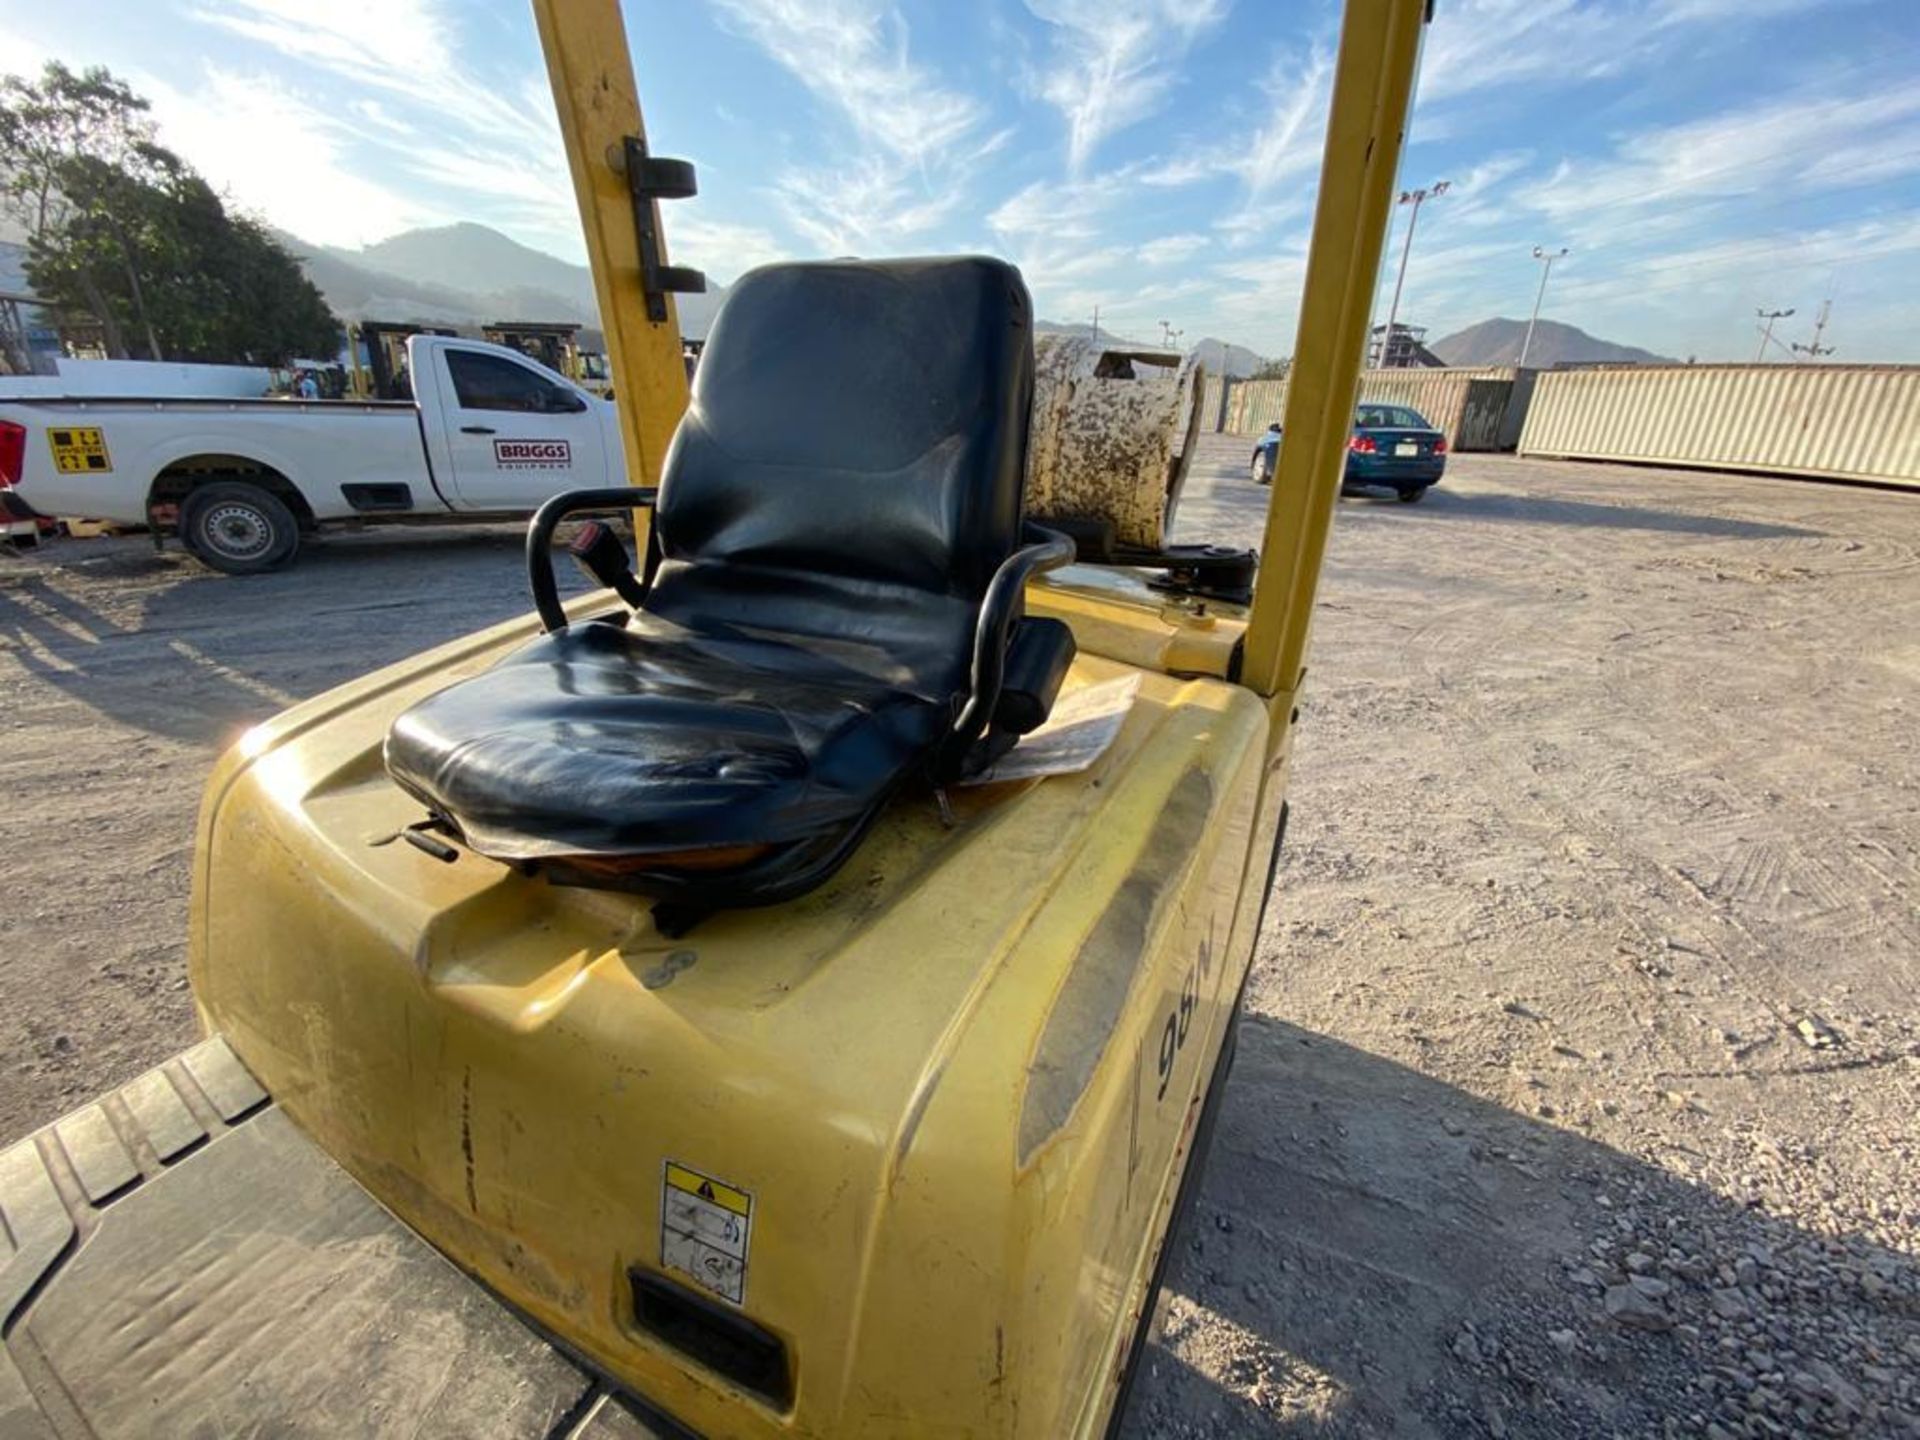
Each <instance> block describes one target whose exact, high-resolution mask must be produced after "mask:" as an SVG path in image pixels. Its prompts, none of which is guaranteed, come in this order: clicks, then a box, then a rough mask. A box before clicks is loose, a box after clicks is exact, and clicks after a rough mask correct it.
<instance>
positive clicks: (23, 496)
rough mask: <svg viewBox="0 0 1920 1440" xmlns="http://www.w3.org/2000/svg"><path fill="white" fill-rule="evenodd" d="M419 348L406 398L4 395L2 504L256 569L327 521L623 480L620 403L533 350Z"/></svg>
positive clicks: (397, 516) (219, 566) (438, 509)
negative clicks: (108, 523) (142, 532)
mask: <svg viewBox="0 0 1920 1440" xmlns="http://www.w3.org/2000/svg"><path fill="white" fill-rule="evenodd" d="M407 364H408V369H409V371H410V373H411V374H412V376H413V377H414V394H415V399H414V400H413V401H411V402H406V401H353V400H348V401H340V400H335V401H324V400H277V399H276V400H269V399H260V400H235V399H227V398H220V399H204V400H191V399H176V398H166V399H140V398H122V397H117V396H116V397H95V398H80V397H45V398H38V397H36V398H26V399H11V400H9V399H0V518H14V519H32V518H34V517H36V516H55V515H62V516H83V517H86V518H88V519H94V520H112V521H119V522H121V523H123V524H130V525H148V526H151V527H152V528H153V531H154V534H155V536H156V537H158V536H160V535H163V534H166V533H168V532H170V531H171V532H174V533H177V534H178V535H179V537H180V540H181V542H182V543H183V544H184V545H185V546H186V548H187V549H188V550H190V551H191V552H192V553H193V554H194V555H196V556H197V557H199V559H201V560H202V561H204V562H205V563H206V564H208V565H211V566H212V567H213V568H215V569H216V570H225V571H229V572H232V573H236V574H245V573H249V572H253V571H259V570H270V569H273V568H274V567H276V566H280V565H285V564H286V563H287V562H288V561H290V560H291V559H292V558H293V557H294V555H295V553H296V552H297V551H298V550H299V547H300V537H301V535H302V534H303V533H304V532H308V531H311V530H313V529H315V528H316V527H318V526H321V525H325V524H328V523H330V522H335V521H343V520H354V521H369V520H422V519H428V518H438V519H448V518H452V517H456V516H463V517H467V518H470V519H479V518H485V517H490V516H519V515H526V514H528V513H530V512H531V511H533V510H536V509H538V508H539V506H540V504H541V503H542V502H543V501H545V500H546V499H547V498H548V497H549V496H551V495H555V494H558V493H559V492H560V491H562V490H576V489H581V488H590V487H593V486H600V485H618V484H621V483H622V482H623V481H624V479H625V476H626V467H625V462H624V460H623V458H622V455H621V450H620V428H619V421H618V419H617V417H616V415H615V412H614V408H613V406H612V405H611V404H610V403H609V402H607V401H605V400H602V399H600V398H598V397H597V396H594V395H590V394H588V393H587V392H586V391H584V390H582V389H581V388H580V387H579V386H577V385H575V384H574V383H573V382H572V381H570V380H567V379H565V378H563V377H562V376H560V375H558V374H556V373H554V372H553V371H551V370H549V369H547V368H546V367H545V366H543V365H541V364H539V363H538V362H536V361H533V360H530V359H528V358H527V357H526V356H524V355H521V354H519V353H518V352H516V351H513V350H509V349H507V348H505V347H504V346H499V345H489V344H486V343H485V342H482V341H477V340H460V339H454V338H451V337H448V336H440V335H416V336H414V337H413V338H412V339H410V340H409V341H408V342H407Z"/></svg>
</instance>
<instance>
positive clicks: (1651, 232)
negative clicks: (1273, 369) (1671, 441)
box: [0, 0, 1920, 362]
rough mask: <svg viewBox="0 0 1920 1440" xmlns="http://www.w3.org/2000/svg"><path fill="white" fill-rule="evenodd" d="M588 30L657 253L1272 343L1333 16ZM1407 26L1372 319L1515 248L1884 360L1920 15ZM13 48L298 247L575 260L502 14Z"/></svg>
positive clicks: (1611, 322) (257, 4) (1800, 2)
mask: <svg viewBox="0 0 1920 1440" xmlns="http://www.w3.org/2000/svg"><path fill="white" fill-rule="evenodd" d="M624 8H625V14H626V24H627V30H628V36H629V41H630V46H631V49H632V52H633V61H634V66H635V70H636V73H637V75H638V78H639V82H640V93H641V99H642V103H643V105H644V107H645V110H646V123H647V129H648V134H649V140H650V144H651V146H652V148H653V149H654V151H655V152H656V153H658V154H667V155H677V156H684V157H686V158H689V159H691V160H693V161H694V162H695V163H696V165H697V166H698V169H699V184H700V195H699V197H698V198H697V199H695V200H692V201H687V202H675V203H673V204H671V205H670V206H668V208H667V210H666V222H665V223H666V227H667V235H668V244H669V248H670V250H671V251H672V255H673V258H674V259H675V260H677V261H679V262H681V263H685V264H692V265H696V266H699V267H701V268H704V269H706V270H707V271H708V272H709V273H710V274H712V275H713V276H715V277H716V278H718V279H720V280H723V281H724V280H730V279H732V278H733V277H734V276H736V275H737V274H738V273H739V272H740V271H741V270H743V269H745V268H748V267H750V266H752V265H755V264H759V263H762V262H765V261H768V260H774V259H780V258H792V257H810V256H823V255H851V254H860V255H884V254H926V253H937V252H951V251H985V252H990V253H994V254H999V255H1004V256H1006V257H1008V258H1010V259H1012V260H1014V261H1015V262H1016V263H1018V264H1019V265H1020V266H1021V267H1022V270H1023V271H1024V273H1025V275H1026V278H1027V282H1028V284H1029V286H1030V287H1031V288H1032V289H1033V291H1034V295H1035V300H1036V304H1037V308H1038V310H1039V313H1040V314H1041V315H1042V316H1043V317H1045V318H1048V319H1052V320H1060V321H1080V320H1087V319H1090V317H1091V316H1092V314H1093V311H1094V308H1095V307H1096V306H1098V307H1099V311H1100V321H1101V325H1102V328H1103V329H1109V330H1112V331H1115V332H1117V333H1120V334H1123V335H1127V336H1129V337H1131V338H1136V339H1146V340H1158V339H1160V338H1161V337H1162V336H1163V335H1165V334H1168V333H1170V331H1174V330H1177V331H1179V332H1181V334H1182V338H1181V339H1180V341H1179V343H1182V344H1191V343H1192V342H1193V341H1195V340H1197V339H1199V338H1200V337H1201V336H1203V335H1214V336H1218V337H1221V338H1224V339H1227V340H1231V341H1234V342H1237V343H1240V344H1244V345H1247V346H1249V347H1251V348H1253V349H1255V350H1256V351H1259V352H1260V353H1262V354H1266V355H1284V354H1287V353H1289V352H1290V351H1291V350H1292V348H1293V331H1294V326H1295V321H1296V317H1297V312H1298V300H1299V292H1300V286H1301V281H1302V274H1303V270H1304V264H1305V255H1306V246H1307V237H1308V228H1309V226H1310V223H1311V219H1312V210H1313V199H1314V189H1315V183H1316V179H1317V175H1318V170H1319V163H1320V152H1321V146H1322V143H1323V140H1324V122H1325V116H1326V109H1327V103H1328V92H1329V85H1330V80H1331V69H1332V60H1333V51H1334V48H1335V45H1336V43H1337V39H1338V26H1339V5H1338V4H1337V3H1336V0H967V3H955V0H892V3H889V0H625V5H624ZM1436 10H1437V14H1436V18H1435V21H1434V23H1433V25H1432V26H1431V27H1430V30H1429V33H1428V36H1427V39H1426V42H1425V50H1424V54H1423V57H1422V69H1421V79H1420V88H1419V92H1418V96H1417V99H1416V103H1415V110H1414V115H1413V120H1412V124H1411V127H1410V130H1409V135H1408V145H1407V149H1406V152H1405V156H1404V159H1403V163H1402V170H1401V177H1400V178H1401V183H1402V185H1403V187H1405V188H1409V189H1411V188H1414V187H1420V186H1431V185H1432V184H1433V183H1434V182H1437V181H1440V180H1446V181H1448V182H1450V183H1449V189H1448V191H1447V193H1446V194H1444V195H1441V196H1439V197H1437V198H1435V199H1433V200H1430V201H1429V202H1427V204H1426V205H1424V206H1423V207H1421V208H1420V211H1419V215H1420V219H1419V225H1418V231H1417V234H1416V236H1415V240H1414V244H1413V247H1412V251H1411V257H1410V260H1409V262H1408V266H1407V271H1406V283H1405V294H1404V297H1403V299H1402V301H1401V305H1400V317H1401V319H1402V320H1403V321H1407V322H1410V323H1413V324H1418V325H1424V326H1426V327H1428V328H1429V330H1430V332H1431V333H1432V335H1434V336H1438V335H1443V334H1446V333H1448V332H1449V331H1451V330H1454V329H1457V328H1460V327H1462V326H1465V325H1468V324H1471V323H1473V322H1475V321H1478V320H1482V319H1486V318H1488V317H1491V316H1495V315H1504V316H1509V317H1514V318H1518V319H1525V317H1526V315H1527V313H1528V310H1529V309H1530V307H1531V306H1532V304H1533V299H1534V293H1535V287H1536V286H1537V284H1538V282H1539V279H1540V275H1541V268H1540V265H1539V263H1538V262H1537V261H1536V260H1535V259H1534V258H1533V254H1532V252H1533V248H1534V247H1535V246H1544V247H1546V248H1548V249H1551V250H1559V249H1560V248H1562V247H1565V248H1566V249H1567V250H1568V252H1569V253H1568V255H1567V256H1566V258H1565V259H1563V260H1560V261H1558V262H1557V263H1556V264H1555V266H1554V268H1553V271H1552V275H1551V282H1550V288H1549V289H1548V292H1547V295H1546V302H1545V305H1544V308H1543V310H1542V314H1543V315H1544V316H1546V317H1548V318H1551V319H1556V320H1562V321H1565V322H1567V323H1570V324H1574V325H1578V326H1580V327H1581V328H1583V329H1585V330H1588V331H1590V332H1592V333H1594V334H1597V335H1600V336H1602V337H1604V338H1607V339H1611V340H1615V341H1619V342H1622V343H1626V344H1635V345H1642V346H1645V347H1646V348H1648V349H1651V350H1654V351H1657V352H1659V353H1662V354H1666V355H1672V356H1676V357H1680V358H1687V357H1697V358H1699V359H1701V360H1724V359H1735V360H1745V359H1751V358H1753V356H1754V353H1755V350H1756V347H1757V346H1758V345H1759V344H1760V334H1759V328H1758V323H1757V321H1756V318H1755V312H1756V311H1757V310H1759V309H1768V310H1781V309H1789V308H1791V309H1793V310H1794V311H1795V314H1794V316H1793V317H1791V318H1788V319H1785V320H1783V321H1781V322H1780V323H1779V325H1778V326H1777V327H1776V332H1775V333H1776V335H1777V337H1778V338H1779V339H1780V340H1781V341H1783V342H1785V343H1787V344H1791V343H1794V342H1799V343H1802V344H1805V343H1807V342H1809V341H1810V340H1811V338H1812V333H1813V320H1814V317H1815V316H1816V315H1817V313H1818V312H1819V310H1820V309H1821V306H1822V303H1823V301H1825V300H1827V299H1829V298H1830V299H1831V301H1832V319H1831V323H1830V325H1829V326H1828V328H1827V330H1826V332H1825V336H1824V343H1826V344H1830V345H1832V346H1833V347H1834V355H1833V357H1832V358H1833V359H1834V360H1836V361H1853V362H1865V361H1906V362H1914V361H1920V0H1438V4H1437V7H1436ZM47 57H57V58H60V59H63V60H65V61H67V62H68V63H69V64H72V65H76V66H78V65H83V64H104V65H107V66H108V67H110V68H111V69H113V70H114V71H115V72H116V73H118V74H120V75H121V76H123V77H124V78H126V79H127V80H129V81H130V82H131V83H132V84H133V85H134V86H135V87H136V88H137V89H138V90H140V91H141V92H142V93H143V94H145V95H147V96H148V97H149V98H150V99H151V100H152V102H153V106H154V114H155V117H156V119H157V121H158V123H159V127H160V132H161V138H162V139H163V140H164V141H165V142H166V143H168V144H170V145H171V146H172V147H173V148H174V149H176V150H178V151H179V152H180V153H182V154H183V155H185V156H186V157H187V159H188V160H190V161H191V162H192V163H193V164H194V165H195V166H196V167H197V168H199V169H200V170H201V172H202V173H204V174H205V175H206V176H207V177H208V178H209V179H210V180H211V181H213V183H214V184H215V185H216V186H218V187H220V188H221V189H223V190H224V191H225V192H226V193H227V195H228V197H229V199H230V200H231V201H232V202H234V203H236V204H237V205H239V206H241V207H243V208H245V209H247V210H249V211H252V212H254V213H256V214H258V215H261V216H262V217H264V218H265V219H267V220H268V221H270V222H271V223H273V224H275V225H278V226H280V227H282V228H283V229H285V230H288V231H291V232H292V233H294V234H295V235H298V236H300V237H302V238H304V239H306V240H309V241H313V242H317V243H324V244H337V245H347V246H355V245H362V244H366V243H369V242H371V241H375V240H379V239H381V238H384V237H385V236H387V235H390V234H393V233H395V232H397V231H400V230H404V229H408V228H412V227H415V226H422V225H438V224H446V223H450V222H453V221H457V220H475V221H480V222H482V223H484V224H488V225H492V226H494V227H496V228H497V229H499V230H502V231H504V232H506V233H507V234H509V235H511V236H512V237H514V238H515V239H517V240H520V241H522V242H523V243H525V244H528V245H532V246H535V247H537V248H540V249H543V250H547V251H550V252H552V253H554V254H557V255H560V256H563V257H565V258H568V259H572V260H580V259H583V258H584V252H583V247H582V244H581V240H580V234H579V223H578V215H577V211H576V210H575V208H574V202H573V197H572V192H571V189H570V186H569V182H568V179H567V173H566V169H565V166H564V163H563V161H562V159H561V154H560V143H559V135H558V131H557V128H556V125H555V122H554V118H553V107H552V101H551V96H550V93H549V91H548V89H547V82H546V75H545V71H544V68H543V66H542V63H541V59H540V53H539V45H538V42H537V39H536V37H535V34H534V30H533V23H532V18H531V12H530V9H529V8H528V7H527V6H526V5H525V4H523V3H518V0H137V3H135V0H63V3H61V4H60V5H57V6H54V5H48V4H46V3H45V0H0V69H5V70H8V71H12V72H22V71H27V70H31V69H34V68H37V65H38V64H39V62H40V61H41V60H43V59H45V58H47ZM1411 213H1412V207H1409V206H1401V207H1398V208H1397V209H1396V212H1395V229H1394V232H1393V234H1392V235H1391V236H1390V238H1389V242H1388V250H1387V261H1386V263H1385V265H1384V266H1383V288H1382V293H1381V297H1380V299H1379V300H1378V301H1377V302H1376V315H1377V317H1378V318H1380V319H1384V318H1385V310H1386V308H1387V295H1388V293H1389V292H1390V291H1391V288H1392V284H1393V280H1394V271H1395V267H1396V266H1397V264H1398V261H1399V257H1400V254H1401V243H1402V240H1403V238H1404V226H1405V224H1406V221H1407V219H1408V217H1409V215H1410V214H1411ZM450 278H452V277H450ZM1163 322H1164V326H1165V327H1167V328H1163ZM1774 358H1788V356H1787V353H1786V352H1785V351H1782V350H1776V351H1775V352H1774Z"/></svg>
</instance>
